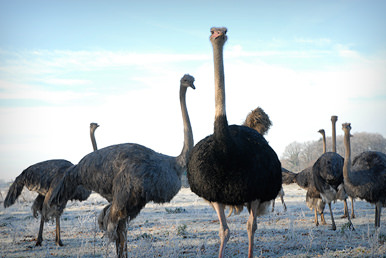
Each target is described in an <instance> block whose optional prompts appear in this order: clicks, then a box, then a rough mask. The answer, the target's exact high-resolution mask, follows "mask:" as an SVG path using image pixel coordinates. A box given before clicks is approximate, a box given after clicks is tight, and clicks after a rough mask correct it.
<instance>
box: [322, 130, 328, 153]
mask: <svg viewBox="0 0 386 258" xmlns="http://www.w3.org/2000/svg"><path fill="white" fill-rule="evenodd" d="M322 137H323V153H326V149H327V147H326V134H324V133H322Z"/></svg>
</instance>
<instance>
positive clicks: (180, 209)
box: [165, 207, 186, 214]
mask: <svg viewBox="0 0 386 258" xmlns="http://www.w3.org/2000/svg"><path fill="white" fill-rule="evenodd" d="M165 211H166V212H167V213H169V214H170V213H183V212H186V210H185V209H184V208H181V207H177V208H175V209H169V208H165Z"/></svg>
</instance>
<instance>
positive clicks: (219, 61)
mask: <svg viewBox="0 0 386 258" xmlns="http://www.w3.org/2000/svg"><path fill="white" fill-rule="evenodd" d="M213 60H214V84H215V108H216V110H215V123H214V135H215V136H216V137H222V136H224V135H227V134H228V121H227V117H226V111H225V80H224V59H223V47H222V45H217V44H215V43H214V44H213Z"/></svg>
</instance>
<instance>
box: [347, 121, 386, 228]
mask: <svg viewBox="0 0 386 258" xmlns="http://www.w3.org/2000/svg"><path fill="white" fill-rule="evenodd" d="M342 129H343V131H344V147H345V157H344V166H343V177H344V189H345V191H346V193H347V194H348V195H349V196H351V197H353V198H360V199H364V200H366V201H367V202H369V203H372V204H375V223H374V224H375V227H380V226H381V210H382V206H383V207H386V154H384V153H382V152H377V151H365V152H362V153H361V154H359V155H358V156H357V157H355V158H354V161H353V163H352V166H351V146H350V131H351V124H350V123H344V124H342Z"/></svg>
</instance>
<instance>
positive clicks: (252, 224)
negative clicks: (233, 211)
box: [247, 201, 260, 258]
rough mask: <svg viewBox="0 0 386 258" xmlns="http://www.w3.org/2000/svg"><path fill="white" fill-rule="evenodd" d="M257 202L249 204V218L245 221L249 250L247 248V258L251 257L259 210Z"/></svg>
mask: <svg viewBox="0 0 386 258" xmlns="http://www.w3.org/2000/svg"><path fill="white" fill-rule="evenodd" d="M259 204H260V202H259V201H253V202H251V207H250V209H249V218H248V221H247V232H248V241H249V248H248V258H252V257H253V238H254V236H255V231H256V229H257V224H256V216H257V210H258V208H259Z"/></svg>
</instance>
